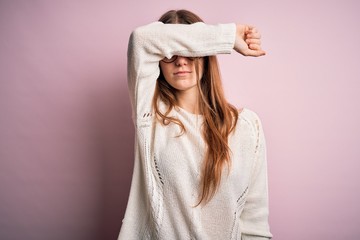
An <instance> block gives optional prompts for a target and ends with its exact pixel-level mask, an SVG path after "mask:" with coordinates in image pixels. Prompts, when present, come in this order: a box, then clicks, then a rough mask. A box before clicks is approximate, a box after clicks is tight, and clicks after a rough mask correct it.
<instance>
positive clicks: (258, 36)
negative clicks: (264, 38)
mask: <svg viewBox="0 0 360 240" xmlns="http://www.w3.org/2000/svg"><path fill="white" fill-rule="evenodd" d="M246 38H261V34H260V33H259V32H255V33H248V34H246Z"/></svg>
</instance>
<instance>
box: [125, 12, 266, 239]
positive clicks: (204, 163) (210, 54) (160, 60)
mask: <svg viewBox="0 0 360 240" xmlns="http://www.w3.org/2000/svg"><path fill="white" fill-rule="evenodd" d="M260 45H261V43H260V34H259V33H258V31H257V30H256V28H254V27H252V26H247V25H240V24H219V25H206V24H204V23H203V21H202V20H201V18H199V17H198V16H197V15H196V14H194V13H192V12H189V11H187V10H178V11H175V10H171V11H168V12H167V13H165V14H164V15H163V16H162V17H161V18H160V19H159V21H158V22H155V23H151V24H149V25H146V26H142V27H139V28H137V29H136V30H134V31H133V33H132V34H131V36H130V40H129V47H128V84H129V92H130V98H131V103H132V108H133V120H134V123H135V130H136V137H135V138H136V141H135V163H134V172H133V179H132V184H131V190H130V196H129V200H128V205H127V209H126V213H125V217H124V220H123V224H122V228H121V231H120V235H119V240H120V239H166V240H167V239H205V240H207V239H217V240H219V239H269V238H271V237H272V235H271V233H270V231H269V224H268V187H267V165H266V148H265V139H264V134H263V130H262V127H261V122H260V119H259V118H258V116H257V115H256V114H255V113H254V112H252V111H251V110H249V109H246V108H243V109H241V110H238V109H236V108H235V107H234V106H232V105H231V104H229V103H228V102H227V101H226V99H225V97H224V93H223V88H222V84H221V78H220V71H219V67H218V63H217V58H216V55H217V54H225V53H231V51H232V50H233V49H234V50H235V51H236V52H238V53H240V54H242V55H244V56H254V57H257V56H262V55H264V54H265V52H264V51H263V50H262V49H261V46H260Z"/></svg>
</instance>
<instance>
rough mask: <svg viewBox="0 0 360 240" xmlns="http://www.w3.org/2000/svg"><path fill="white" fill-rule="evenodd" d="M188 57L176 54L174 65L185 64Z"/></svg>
mask: <svg viewBox="0 0 360 240" xmlns="http://www.w3.org/2000/svg"><path fill="white" fill-rule="evenodd" d="M188 61H189V59H188V58H186V57H182V56H178V57H177V59H176V60H175V65H176V66H181V65H187V64H188Z"/></svg>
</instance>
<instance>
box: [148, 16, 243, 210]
mask: <svg viewBox="0 0 360 240" xmlns="http://www.w3.org/2000/svg"><path fill="white" fill-rule="evenodd" d="M159 21H161V22H163V23H167V24H179V23H180V24H192V23H195V22H203V20H202V19H201V18H200V17H198V16H197V15H196V14H194V13H192V12H190V11H187V10H178V11H176V10H171V11H168V12H166V13H165V14H163V15H162V16H161V17H160V19H159ZM195 67H196V71H197V73H199V64H198V62H195ZM198 76H199V74H198ZM200 78H201V76H199V80H198V89H199V93H200V94H199V95H200V99H199V110H200V112H201V114H202V115H203V118H204V124H203V128H202V129H203V133H202V134H203V137H204V140H205V143H206V145H207V148H206V153H205V158H204V162H203V166H202V177H201V185H200V186H201V189H200V190H201V191H200V196H199V202H198V203H197V204H196V206H198V205H200V204H206V203H207V202H209V201H210V200H211V198H212V197H213V196H214V195H215V193H216V191H217V190H218V188H219V185H220V181H221V176H222V172H223V169H224V168H225V167H226V166H227V167H229V168H230V165H231V161H230V154H231V150H230V148H229V145H228V137H229V135H230V133H231V132H232V130H233V129H234V128H235V126H236V123H237V119H238V110H237V109H236V108H235V107H234V106H232V105H231V104H229V103H228V102H227V101H226V99H225V96H224V92H223V87H222V83H221V76H220V69H219V66H218V62H217V58H216V56H207V57H204V74H203V76H202V78H201V79H200ZM175 92H176V90H175V89H174V88H173V87H171V86H170V84H168V83H167V81H166V80H165V78H164V76H163V75H162V73H161V72H160V76H159V78H158V81H157V85H156V90H155V95H154V99H153V106H154V110H155V113H156V114H157V116H158V117H159V118H160V120H161V121H162V123H163V124H164V125H168V124H169V123H171V122H172V123H175V124H178V125H179V126H180V127H181V129H182V132H181V134H182V133H184V132H185V131H186V129H185V127H184V125H183V124H182V123H181V121H180V120H178V119H176V118H174V117H171V116H168V115H169V113H170V111H171V110H172V109H173V108H174V107H176V105H177V99H176V95H175ZM159 100H161V101H162V102H164V103H165V105H166V106H167V110H166V111H165V112H164V113H162V112H161V111H160V110H159V106H158V102H159Z"/></svg>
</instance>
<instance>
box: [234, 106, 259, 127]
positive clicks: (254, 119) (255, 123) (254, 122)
mask: <svg viewBox="0 0 360 240" xmlns="http://www.w3.org/2000/svg"><path fill="white" fill-rule="evenodd" d="M239 123H240V124H243V125H244V124H246V125H248V126H249V127H255V128H258V127H260V125H261V120H260V117H259V115H258V114H257V113H256V112H254V111H253V110H250V109H248V108H242V109H241V110H239V119H238V124H239Z"/></svg>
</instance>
